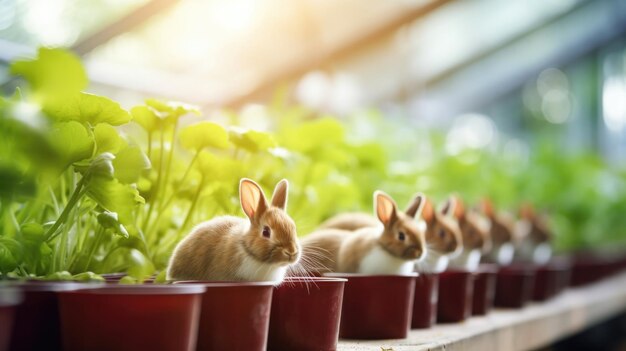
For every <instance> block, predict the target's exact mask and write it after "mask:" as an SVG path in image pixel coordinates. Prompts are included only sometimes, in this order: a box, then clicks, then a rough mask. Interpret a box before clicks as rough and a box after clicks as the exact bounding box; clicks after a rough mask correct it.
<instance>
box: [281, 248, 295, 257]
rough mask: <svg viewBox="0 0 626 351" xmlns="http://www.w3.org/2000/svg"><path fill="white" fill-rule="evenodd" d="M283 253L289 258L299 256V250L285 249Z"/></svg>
mask: <svg viewBox="0 0 626 351" xmlns="http://www.w3.org/2000/svg"><path fill="white" fill-rule="evenodd" d="M283 253H284V254H285V256H287V257H289V258H294V257H295V256H296V255H297V254H298V249H296V248H292V249H284V250H283Z"/></svg>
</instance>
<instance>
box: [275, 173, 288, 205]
mask: <svg viewBox="0 0 626 351" xmlns="http://www.w3.org/2000/svg"><path fill="white" fill-rule="evenodd" d="M288 191H289V182H287V179H283V180H281V181H280V182H278V184H276V187H275V188H274V194H272V206H275V207H278V208H280V209H282V210H287V192H288Z"/></svg>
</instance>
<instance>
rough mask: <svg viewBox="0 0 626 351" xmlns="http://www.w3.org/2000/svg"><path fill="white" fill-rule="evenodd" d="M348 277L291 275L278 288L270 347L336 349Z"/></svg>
mask: <svg viewBox="0 0 626 351" xmlns="http://www.w3.org/2000/svg"><path fill="white" fill-rule="evenodd" d="M345 283H346V280H345V279H338V278H325V277H322V278H319V277H290V278H285V280H284V281H283V283H282V284H280V285H279V286H277V287H276V288H275V289H274V295H273V297H272V309H271V315H270V328H269V338H268V345H267V349H268V350H271V351H276V350H302V351H308V350H322V351H325V350H335V349H336V348H337V339H338V336H339V321H340V319H341V309H342V300H343V294H344V285H345Z"/></svg>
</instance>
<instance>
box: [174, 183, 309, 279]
mask: <svg viewBox="0 0 626 351" xmlns="http://www.w3.org/2000/svg"><path fill="white" fill-rule="evenodd" d="M287 192H288V183H287V180H284V179H283V180H281V181H280V182H278V184H277V185H276V188H275V189H274V194H273V195H272V201H271V203H268V202H267V200H266V198H265V195H264V194H263V190H262V189H261V187H260V186H259V185H258V184H257V183H255V182H254V181H252V180H250V179H245V178H244V179H242V180H241V181H240V183H239V198H240V201H241V208H242V209H243V212H244V213H245V214H246V216H247V217H248V219H243V218H239V217H233V216H221V217H216V218H213V219H211V220H209V221H206V222H204V223H201V224H199V225H197V226H196V227H195V228H194V229H193V230H192V231H191V233H190V234H189V235H187V236H186V237H185V238H184V239H183V240H182V241H181V242H180V243H179V244H178V245H177V246H176V249H175V250H174V253H173V254H172V257H171V259H170V262H169V266H168V268H167V279H168V280H221V281H273V282H274V283H276V284H280V283H281V282H282V281H283V278H284V277H285V274H286V272H287V270H288V269H289V268H290V267H292V266H294V265H295V264H296V263H297V262H298V261H299V259H300V255H301V248H300V244H299V242H298V237H297V233H296V225H295V224H294V222H293V220H292V219H291V217H289V215H288V214H287V212H286V208H287Z"/></svg>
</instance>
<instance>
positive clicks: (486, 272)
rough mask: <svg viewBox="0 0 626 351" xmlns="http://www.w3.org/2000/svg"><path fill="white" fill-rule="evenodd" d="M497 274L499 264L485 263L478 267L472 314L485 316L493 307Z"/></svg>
mask: <svg viewBox="0 0 626 351" xmlns="http://www.w3.org/2000/svg"><path fill="white" fill-rule="evenodd" d="M497 274H498V265H495V264H487V263H484V264H481V265H480V266H479V267H478V270H477V271H476V274H475V277H474V297H473V301H472V315H474V316H484V315H486V314H487V313H489V311H490V310H491V308H492V307H493V300H494V298H495V295H496V278H497Z"/></svg>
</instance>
